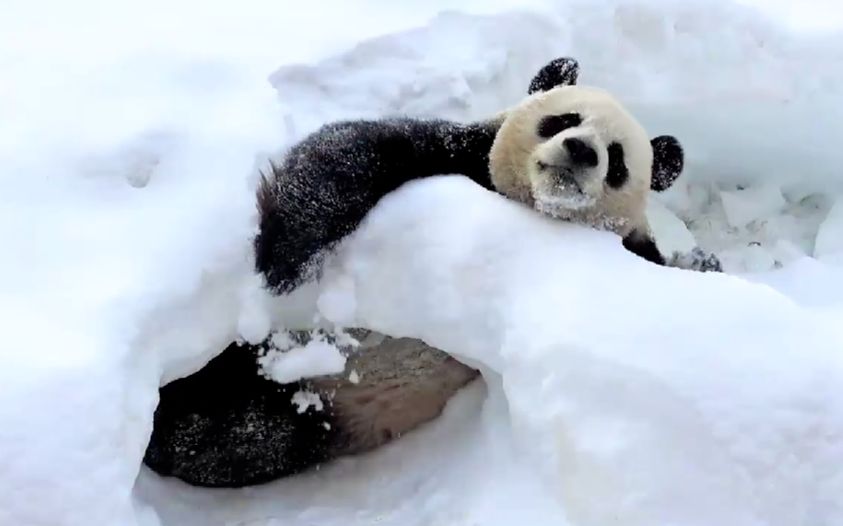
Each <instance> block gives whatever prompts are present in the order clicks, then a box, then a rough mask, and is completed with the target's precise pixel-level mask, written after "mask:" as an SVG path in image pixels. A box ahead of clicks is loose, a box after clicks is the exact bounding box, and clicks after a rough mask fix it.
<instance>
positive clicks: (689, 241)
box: [647, 199, 697, 254]
mask: <svg viewBox="0 0 843 526" xmlns="http://www.w3.org/2000/svg"><path fill="white" fill-rule="evenodd" d="M647 221H648V222H649V223H650V229H651V230H652V231H653V236H654V237H655V238H656V245H657V246H658V247H659V250H660V251H661V253H662V254H672V253H673V252H682V253H684V252H690V251H691V250H693V249H694V247H696V246H697V240H696V239H695V238H694V234H692V233H691V231H690V230H688V227H687V226H685V223H684V222H683V221H682V220H681V219H679V217H677V216H676V214H674V213H673V212H671V211H670V210H669V209H668V208H667V207H666V206H665V205H663V204H662V203H661V202H659V201H658V200H656V199H650V201H649V203H648V204H647Z"/></svg>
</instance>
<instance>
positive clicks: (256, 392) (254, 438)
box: [143, 343, 337, 487]
mask: <svg viewBox="0 0 843 526" xmlns="http://www.w3.org/2000/svg"><path fill="white" fill-rule="evenodd" d="M263 350H264V347H263V346H254V345H244V346H243V347H240V346H238V345H237V344H234V343H232V344H231V345H230V346H229V347H228V348H227V349H225V350H224V351H223V352H222V354H220V355H219V356H217V357H216V358H214V359H213V360H211V361H210V362H209V363H208V365H206V366H205V367H204V368H202V369H201V370H200V371H199V372H197V373H195V374H192V375H190V376H188V377H186V378H182V379H179V380H176V381H174V382H171V383H169V384H167V385H166V386H164V387H162V388H161V389H160V390H159V396H160V400H159V402H158V408H157V409H156V410H155V416H154V419H153V428H152V436H151V437H150V440H149V446H148V447H147V450H146V454H145V456H144V459H143V460H144V463H145V464H146V465H147V466H149V467H150V468H151V469H152V470H153V471H155V472H157V473H159V474H161V475H165V476H174V477H178V478H179V479H181V480H183V481H185V482H187V483H188V484H192V485H194V486H205V487H241V486H245V485H251V484H260V483H264V482H268V481H270V480H275V479H277V478H279V477H283V476H286V475H292V474H294V473H298V472H300V471H302V470H304V469H306V468H309V467H312V466H313V465H315V464H319V463H321V462H323V461H325V460H327V459H328V458H332V457H333V455H332V452H331V447H330V446H331V445H332V444H333V443H334V442H335V439H336V428H337V426H335V425H333V420H332V416H331V415H332V413H331V410H330V403H329V401H328V400H323V402H324V404H325V406H326V407H325V408H323V410H322V411H319V412H317V411H315V410H314V409H313V408H308V409H307V410H306V411H305V412H304V413H302V414H299V413H297V407H296V406H294V405H293V404H292V398H293V394H294V393H295V392H296V391H298V390H300V389H301V388H302V385H301V384H299V383H293V384H285V385H281V384H279V383H277V382H274V381H271V380H268V379H266V378H264V377H262V376H260V375H259V374H258V365H257V359H258V356H259V355H260V353H261V352H262V351H263ZM325 424H328V425H327V426H326V425H325Z"/></svg>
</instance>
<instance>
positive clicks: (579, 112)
mask: <svg viewBox="0 0 843 526" xmlns="http://www.w3.org/2000/svg"><path fill="white" fill-rule="evenodd" d="M577 74H578V68H577V65H576V62H575V61H573V60H571V59H557V60H554V61H552V62H550V63H549V64H548V65H547V66H545V67H544V68H542V70H541V71H540V72H539V74H537V75H536V77H535V78H534V79H533V81H532V82H531V84H530V87H529V89H528V93H529V96H528V97H527V98H526V99H524V100H523V101H522V102H521V103H519V104H517V105H515V106H514V107H512V108H509V109H508V110H506V111H504V112H501V113H500V114H499V115H497V116H494V117H492V118H490V119H487V120H484V121H479V122H474V123H457V122H451V121H444V120H417V119H408V118H394V119H383V120H378V121H345V122H339V123H333V124H328V125H326V126H324V127H322V128H321V129H320V130H318V131H316V132H315V133H313V134H311V135H310V136H309V137H307V138H305V139H304V140H303V141H302V142H300V143H299V144H297V145H296V146H294V147H293V148H292V149H291V150H290V151H289V152H288V153H287V155H286V156H285V158H284V160H283V162H282V163H281V164H277V165H273V166H272V169H271V172H270V173H269V174H268V176H266V177H264V179H263V180H262V183H261V185H260V188H259V190H258V196H257V201H258V210H259V215H260V218H259V219H260V225H259V233H258V235H257V236H256V238H255V242H254V249H255V261H256V268H257V270H258V272H259V273H261V274H262V275H263V276H264V277H265V280H266V283H267V286H268V287H269V288H270V289H271V290H273V291H274V292H276V293H287V292H290V291H292V290H294V289H296V288H297V287H298V286H300V285H301V284H303V283H304V282H306V281H309V280H312V279H315V278H317V277H318V275H319V267H320V264H321V258H322V257H323V256H324V255H326V254H327V253H330V250H331V249H332V248H333V247H334V246H335V245H336V244H337V243H338V242H340V241H341V240H342V239H343V238H344V237H345V236H347V235H348V234H350V233H351V232H353V231H354V230H355V229H356V228H357V227H358V226H359V224H360V222H361V221H362V220H363V218H364V217H365V216H366V214H367V213H368V212H369V211H370V210H371V209H372V208H373V207H374V206H375V205H376V204H377V202H378V201H379V200H380V199H381V198H382V197H383V196H384V195H386V194H388V193H390V192H392V191H393V190H395V189H397V188H398V187H399V186H401V185H402V184H404V183H406V182H407V181H410V180H414V179H419V178H424V177H428V176H433V175H440V174H454V173H456V174H463V175H464V176H467V177H469V178H470V179H472V180H473V181H474V182H476V183H478V184H480V185H481V186H483V187H485V188H488V189H490V190H495V191H497V192H500V193H501V194H503V195H505V196H507V197H509V198H511V199H514V200H517V201H519V202H521V203H524V204H525V205H527V206H531V207H534V208H536V209H537V210H539V211H540V212H542V213H547V214H550V215H553V216H556V217H560V218H562V219H564V220H569V221H576V222H579V223H584V224H587V225H590V226H593V227H595V228H601V229H608V230H612V231H614V232H616V233H618V234H619V235H620V236H621V237H622V238H623V245H624V246H625V247H626V248H627V249H629V250H631V251H632V252H635V253H636V254H638V255H640V256H642V257H645V258H646V259H648V260H650V261H653V262H655V263H657V264H674V265H678V266H682V265H684V266H689V267H694V265H696V267H699V269H703V268H702V267H703V266H704V265H703V264H702V263H699V262H696V263H694V262H689V261H690V260H688V259H687V258H686V259H682V260H681V261H680V260H678V259H676V258H675V257H674V258H673V259H671V260H667V259H666V258H664V257H663V256H662V254H660V253H659V251H658V249H657V247H656V245H655V242H654V241H653V238H652V235H651V233H650V230H649V227H648V225H647V222H646V216H645V208H646V201H647V195H648V193H649V190H651V189H652V190H656V191H660V190H664V189H665V188H667V187H669V186H670V184H672V182H673V180H674V179H675V178H676V177H677V176H678V175H679V173H680V172H681V170H682V165H683V163H682V149H681V147H680V146H679V143H678V142H677V141H676V140H675V139H673V138H672V137H669V136H663V137H658V138H656V139H653V140H652V141H650V140H649V139H648V137H647V135H646V132H645V131H644V130H643V128H641V126H640V125H639V124H638V123H637V122H636V121H635V120H634V119H633V118H632V117H631V116H630V115H629V114H628V113H626V111H625V110H624V109H623V107H622V106H621V105H620V104H619V103H618V102H617V101H615V100H614V99H613V98H612V97H611V96H610V95H609V94H608V93H605V92H602V91H600V90H595V89H592V88H583V87H575V86H573V84H574V83H575V82H576V78H577ZM574 114H576V116H574ZM619 150H620V152H619ZM698 259H699V258H698ZM702 261H703V262H705V261H706V260H705V258H702ZM711 265H712V266H715V265H714V263H711ZM262 349H263V346H262V345H259V346H250V345H246V346H238V345H235V344H232V345H231V346H229V347H228V348H227V349H226V350H225V351H223V353H222V354H221V355H220V356H218V357H217V358H215V360H214V361H212V363H211V364H209V366H208V367H206V368H205V369H203V370H201V371H199V372H198V373H196V374H194V375H191V376H188V377H186V378H182V379H180V380H177V381H175V382H172V383H171V384H168V385H166V386H164V387H162V388H161V390H160V403H159V406H158V409H157V410H156V413H155V418H154V424H153V432H152V437H151V439H150V444H149V447H148V449H147V453H146V455H145V458H144V462H145V463H146V464H147V465H148V466H149V467H150V468H152V469H153V470H154V471H156V472H158V473H160V474H162V475H170V476H176V477H178V478H180V479H182V480H184V481H185V482H188V483H190V484H193V485H198V486H215V487H220V486H223V487H241V486H248V485H253V484H259V483H263V482H267V481H269V480H274V479H277V478H279V477H283V476H287V475H291V474H294V473H298V472H300V471H302V470H304V469H307V468H309V467H311V466H314V465H318V464H320V463H322V462H325V461H328V460H330V459H332V458H336V457H338V456H342V455H345V454H350V453H359V452H363V451H367V450H371V449H373V448H375V447H378V446H380V445H382V444H385V443H387V442H389V441H390V440H392V439H393V438H395V437H397V436H400V435H402V434H403V433H406V432H408V431H411V430H412V429H414V428H416V427H418V426H419V425H421V424H422V423H424V422H427V421H429V420H431V419H432V418H434V417H436V416H437V415H438V414H439V413H440V412H441V411H442V409H443V408H444V406H445V404H446V403H447V401H448V400H449V399H450V398H451V397H452V396H453V395H454V394H455V393H456V392H457V391H458V390H459V389H461V388H462V387H464V386H465V385H466V384H468V383H469V382H471V381H472V380H474V379H476V378H477V377H478V376H479V373H478V371H476V370H474V369H472V368H470V367H468V366H467V365H465V364H462V363H460V362H459V361H457V360H455V359H453V358H452V357H450V356H448V355H447V354H446V353H444V352H443V351H441V350H438V349H434V348H432V347H430V346H428V345H426V344H424V342H421V341H419V340H413V339H408V338H390V337H386V339H385V340H384V341H383V342H381V343H378V344H374V345H370V346H365V348H363V349H362V350H361V351H358V352H356V353H354V354H352V355H351V356H350V359H349V363H348V368H347V370H346V371H345V372H344V373H342V374H340V375H334V376H331V377H321V378H314V379H308V380H303V381H301V382H296V383H295V384H287V385H279V384H276V383H274V382H272V381H271V380H268V379H266V378H263V377H262V376H260V375H259V374H258V365H257V357H258V356H259V355H260V354H261V353H262V352H263V351H262ZM231 364H236V365H237V366H236V367H235V366H232V365H231ZM352 370H354V372H355V374H356V375H359V377H360V378H362V383H361V382H351V381H349V376H350V374H351V372H352ZM219 385H226V386H230V391H229V393H228V394H227V395H226V396H225V397H224V399H223V400H220V399H219V393H218V392H217V391H218V386H219ZM301 390H312V391H314V392H316V393H317V394H318V395H319V398H320V401H321V402H322V405H323V409H322V410H321V411H316V410H315V409H312V408H309V409H307V410H306V411H304V412H302V413H298V412H294V411H292V410H291V404H292V402H293V397H294V395H295V393H296V392H299V391H301ZM208 400H216V401H215V402H213V403H208Z"/></svg>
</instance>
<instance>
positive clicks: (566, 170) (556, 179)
mask: <svg viewBox="0 0 843 526" xmlns="http://www.w3.org/2000/svg"><path fill="white" fill-rule="evenodd" d="M537 164H538V168H539V170H541V171H542V172H545V173H547V174H548V175H549V177H550V181H551V186H552V187H553V188H554V189H555V190H561V192H562V193H565V194H574V195H579V194H583V195H584V194H585V192H584V191H583V188H582V186H580V183H579V181H578V180H577V177H576V175H575V174H574V170H572V169H571V168H570V167H568V166H564V165H558V164H547V163H544V162H542V161H538V162H537Z"/></svg>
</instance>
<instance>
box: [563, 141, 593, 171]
mask: <svg viewBox="0 0 843 526" xmlns="http://www.w3.org/2000/svg"><path fill="white" fill-rule="evenodd" d="M562 144H564V145H565V149H566V150H568V155H569V156H570V158H571V162H572V163H573V164H576V165H578V166H589V167H592V168H593V167H595V166H597V152H596V151H595V150H594V148H592V147H591V146H589V145H588V143H586V142H585V141H584V140H582V139H577V138H576V137H569V138H567V139H565V140H564V141H562Z"/></svg>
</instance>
